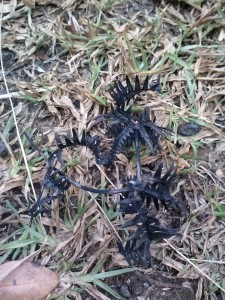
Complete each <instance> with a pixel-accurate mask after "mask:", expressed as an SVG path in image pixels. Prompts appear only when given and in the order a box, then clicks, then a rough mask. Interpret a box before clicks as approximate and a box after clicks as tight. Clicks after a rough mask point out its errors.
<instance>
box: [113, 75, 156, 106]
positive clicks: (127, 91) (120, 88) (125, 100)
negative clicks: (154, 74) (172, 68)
mask: <svg viewBox="0 0 225 300" xmlns="http://www.w3.org/2000/svg"><path fill="white" fill-rule="evenodd" d="M160 90H161V89H160V76H158V78H157V81H156V83H153V84H151V83H150V77H149V75H147V76H146V78H145V80H144V83H143V85H142V86H141V84H140V79H139V77H138V76H137V75H136V76H135V82H134V86H133V85H132V84H131V82H130V79H129V77H128V76H126V85H125V86H124V85H123V84H122V82H121V81H119V80H118V81H117V82H116V83H115V84H114V87H113V88H112V89H111V90H110V95H111V97H112V98H113V100H114V101H115V104H116V106H117V107H118V108H122V109H124V107H125V105H127V104H129V102H130V100H131V99H133V98H134V97H135V96H136V95H138V94H140V93H142V92H146V91H156V92H160Z"/></svg>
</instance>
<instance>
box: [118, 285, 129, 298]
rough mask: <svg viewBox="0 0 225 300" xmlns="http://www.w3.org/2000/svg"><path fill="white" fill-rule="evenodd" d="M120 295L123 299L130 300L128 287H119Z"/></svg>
mask: <svg viewBox="0 0 225 300" xmlns="http://www.w3.org/2000/svg"><path fill="white" fill-rule="evenodd" d="M120 295H121V296H122V297H124V298H130V297H131V293H130V291H129V288H128V285H125V284H124V285H122V286H121V287H120Z"/></svg>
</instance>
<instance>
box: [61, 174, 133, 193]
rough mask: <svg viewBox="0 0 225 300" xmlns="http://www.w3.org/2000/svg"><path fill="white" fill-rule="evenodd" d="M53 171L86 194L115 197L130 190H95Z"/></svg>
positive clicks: (127, 188) (126, 188)
mask: <svg viewBox="0 0 225 300" xmlns="http://www.w3.org/2000/svg"><path fill="white" fill-rule="evenodd" d="M55 171H56V172H57V173H58V174H59V175H61V176H63V178H64V179H65V180H66V181H67V182H68V183H70V184H72V185H73V186H75V187H77V188H79V189H82V190H83V191H86V192H91V193H96V194H108V195H115V194H119V193H126V192H130V191H131V188H130V187H125V188H122V189H114V190H101V189H95V188H92V187H89V186H86V185H82V184H80V183H79V182H77V181H74V180H72V179H71V178H69V177H68V176H66V175H65V174H64V173H63V172H61V171H60V170H58V169H56V168H55Z"/></svg>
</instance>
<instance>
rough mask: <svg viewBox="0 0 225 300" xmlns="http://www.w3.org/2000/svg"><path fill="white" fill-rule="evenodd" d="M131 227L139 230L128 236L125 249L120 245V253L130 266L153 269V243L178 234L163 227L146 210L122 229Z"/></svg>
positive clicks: (174, 230)
mask: <svg viewBox="0 0 225 300" xmlns="http://www.w3.org/2000/svg"><path fill="white" fill-rule="evenodd" d="M130 226H137V230H136V231H135V232H133V233H132V234H130V235H129V236H128V238H127V241H126V245H125V247H123V246H122V244H121V243H120V244H119V252H120V253H121V254H123V255H124V257H125V259H126V260H127V262H128V263H129V264H130V265H138V266H140V265H141V266H142V267H145V268H148V267H151V262H152V259H151V253H150V244H151V242H152V241H157V240H159V239H163V238H169V237H171V236H173V235H176V234H178V230H177V229H167V228H165V227H161V226H160V222H159V221H158V220H157V219H156V218H154V217H151V216H149V215H148V211H147V209H146V208H143V209H142V212H140V213H139V214H137V215H136V216H135V217H134V218H133V219H132V220H130V221H128V222H126V223H125V224H124V225H122V226H121V227H122V228H127V227H130Z"/></svg>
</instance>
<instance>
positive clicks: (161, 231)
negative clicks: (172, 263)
mask: <svg viewBox="0 0 225 300" xmlns="http://www.w3.org/2000/svg"><path fill="white" fill-rule="evenodd" d="M148 90H151V91H156V92H160V77H159V76H158V78H157V81H156V82H155V83H150V77H149V76H147V77H146V78H145V80H144V82H143V84H142V85H141V83H140V79H139V77H138V76H136V77H135V81H134V85H132V83H131V81H130V79H129V77H128V76H126V84H125V85H123V84H122V83H121V81H117V82H116V83H115V85H114V87H113V88H112V89H111V90H110V94H111V96H112V98H113V100H114V105H113V106H111V112H109V113H107V114H104V115H100V116H98V117H97V118H96V119H95V122H96V124H97V123H98V122H99V121H100V122H101V121H102V120H105V121H106V122H107V132H108V133H109V134H110V135H111V136H112V137H113V142H112V146H111V148H110V149H109V150H105V149H104V147H103V145H102V144H103V141H102V139H101V138H100V137H99V136H97V135H94V136H90V135H89V134H87V133H86V132H85V131H83V133H82V135H81V136H80V137H79V136H78V134H77V132H76V131H75V130H74V129H73V130H72V132H69V133H68V134H67V135H66V136H65V137H62V136H59V135H58V134H57V133H56V134H55V142H56V146H57V148H56V150H55V151H53V152H48V154H47V155H46V154H44V153H43V152H42V151H41V150H40V149H39V148H38V147H37V146H36V145H35V143H34V142H33V141H32V139H31V138H30V137H29V136H28V135H27V134H26V138H27V139H28V141H29V143H30V145H31V146H32V147H33V149H35V150H36V151H38V153H39V154H40V155H42V156H43V157H44V159H45V162H46V174H45V176H44V178H43V181H42V183H41V191H40V194H39V196H38V199H37V201H36V203H34V204H33V205H31V206H30V208H29V213H30V218H31V222H32V220H33V218H35V217H36V216H38V215H39V214H43V213H46V212H47V211H49V209H50V208H49V204H51V202H52V201H55V200H56V199H58V200H59V201H61V200H62V199H63V198H64V196H65V192H66V191H67V190H68V189H69V188H70V186H75V187H76V188H79V189H82V190H84V191H88V192H92V193H97V194H110V195H114V194H120V201H119V203H118V204H119V205H118V206H119V210H120V212H121V213H122V214H123V215H126V214H127V215H132V216H133V217H132V219H130V220H128V221H127V222H126V223H125V224H123V225H122V226H121V228H122V229H124V228H128V227H132V228H135V229H136V230H133V231H132V233H131V234H130V235H129V236H128V238H127V240H126V242H125V245H123V244H122V243H118V248H119V252H120V253H121V254H122V255H124V257H125V259H126V260H127V262H128V263H129V264H130V265H137V266H141V267H144V268H148V267H150V266H151V265H152V257H151V253H150V245H151V243H152V241H155V240H160V239H162V238H168V237H171V236H173V235H175V234H177V233H178V230H177V229H168V228H165V227H163V226H162V225H161V224H160V221H159V220H158V219H157V218H155V217H153V216H152V215H151V214H150V209H151V208H152V205H153V206H155V208H156V210H159V209H160V204H161V205H162V206H163V207H164V208H165V209H169V208H170V209H171V208H172V209H175V210H177V211H180V207H179V204H178V202H177V200H176V199H175V198H174V197H173V196H172V195H171V194H170V186H171V184H172V183H173V182H174V180H175V179H176V177H177V174H176V171H175V170H174V167H173V164H171V165H170V166H169V169H168V170H167V171H166V172H165V173H164V172H163V163H160V164H159V165H158V167H157V168H155V171H150V170H149V171H148V172H147V173H146V169H145V173H143V172H142V167H141V151H140V146H141V145H144V146H147V148H148V150H149V153H150V155H152V154H154V153H155V150H156V148H158V150H159V151H160V149H161V147H160V144H159V140H160V138H162V139H163V138H166V137H167V135H168V134H170V133H171V131H170V130H169V129H167V128H164V127H159V126H157V125H155V123H154V121H153V120H151V119H150V115H149V111H148V109H147V108H145V109H144V111H143V112H141V113H135V112H133V111H132V107H131V106H129V103H130V101H131V99H133V98H134V97H135V96H136V95H139V94H140V93H142V92H144V91H148ZM127 106H128V107H127ZM132 144H133V145H134V148H135V154H136V159H137V175H136V176H132V177H129V178H127V182H126V183H124V184H123V187H122V188H120V189H97V188H95V187H90V186H87V185H83V184H81V183H79V182H77V181H75V180H74V179H72V178H70V177H69V176H68V175H67V172H66V170H67V168H66V161H65V159H64V158H63V156H62V151H63V149H65V148H69V147H71V148H74V147H77V146H85V147H87V148H89V149H90V150H91V151H92V153H93V155H94V156H95V159H96V162H97V163H98V164H100V165H111V164H112V163H113V161H114V159H115V157H116V155H117V154H119V153H121V152H122V151H124V150H125V149H127V148H129V147H130V146H131V145H132Z"/></svg>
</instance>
